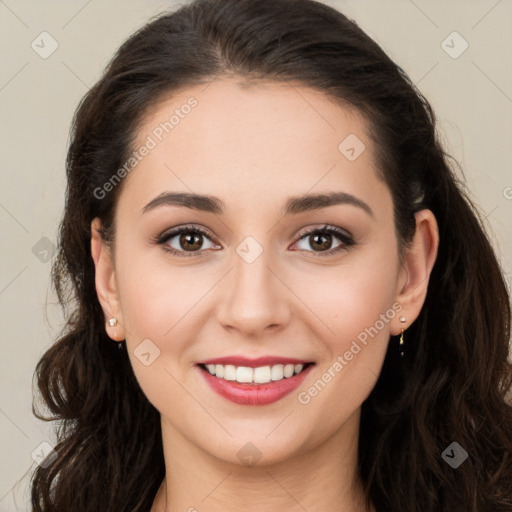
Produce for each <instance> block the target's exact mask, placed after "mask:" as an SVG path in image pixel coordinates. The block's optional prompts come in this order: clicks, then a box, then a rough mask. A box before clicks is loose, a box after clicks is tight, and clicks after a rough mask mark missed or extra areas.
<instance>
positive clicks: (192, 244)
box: [179, 231, 203, 251]
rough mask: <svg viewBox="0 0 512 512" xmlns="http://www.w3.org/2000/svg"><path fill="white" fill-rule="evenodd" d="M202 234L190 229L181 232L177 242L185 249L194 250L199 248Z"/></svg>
mask: <svg viewBox="0 0 512 512" xmlns="http://www.w3.org/2000/svg"><path fill="white" fill-rule="evenodd" d="M202 242H203V235H202V234H201V233H199V234H196V233H194V232H192V231H190V232H186V233H183V234H182V235H181V236H180V240H179V244H180V246H181V247H182V248H183V249H184V250H185V251H196V250H199V249H200V248H201V245H202Z"/></svg>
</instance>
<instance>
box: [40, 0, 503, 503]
mask: <svg viewBox="0 0 512 512" xmlns="http://www.w3.org/2000/svg"><path fill="white" fill-rule="evenodd" d="M67 172H68V190H67V202H66V209H65V213H64V218H63V221H62V225H61V231H60V252H59V258H58V261H57V262H56V264H55V267H54V269H53V278H54V283H55V286H56V289H57V292H58V294H59V299H60V300H61V302H62V303H63V304H64V305H67V304H70V306H71V307H72V308H73V309H72V311H70V314H69V316H68V325H67V331H66V332H65V333H63V336H62V338H61V339H60V340H58V342H57V343H56V344H55V345H54V346H53V347H52V348H51V349H49V350H48V352H47V353H46V354H45V355H44V356H43V358H42V359H41V361H40V362H39V365H38V367H37V377H38V386H39V389H40V391H41V394H42V398H43V399H44V402H45V404H46V405H47V407H48V408H49V410H50V412H51V416H50V418H48V419H53V420H60V422H61V423H60V426H61V431H60V437H59V441H60V442H59V444H57V446H56V447H55V450H56V452H57V458H56V459H55V461H53V462H52V463H51V464H49V465H47V467H46V468H45V467H43V466H46V464H43V465H42V466H41V467H39V468H38V469H37V471H36V472H35V475H34V478H33V485H32V502H33V507H34V510H35V511H69V510H77V511H88V510H91V511H92V510H94V511H97V510H102V511H114V510H115V511H151V512H159V511H171V510H189V511H194V510H198V511H202V510H208V511H217V510H222V511H230V510H247V511H261V510H265V511H273V510H290V511H291V510H307V511H311V512H313V511H323V510H333V509H335V510H343V511H374V512H377V511H378V512H381V511H390V510H393V511H404V512H405V511H407V512H413V511H422V512H428V511H436V512H439V511H448V510H449V511H456V510H463V511H471V512H476V511H491V510H492V511H511V510H512V481H511V475H512V458H511V456H512V440H511V436H510V432H511V427H512V409H511V404H510V396H509V395H507V393H508V392H509V391H510V388H511V385H512V369H511V366H510V363H509V362H508V361H507V356H508V350H509V335H510V333H509V327H510V305H509V304H510V302H509V297H508V294H507V289H506V286H505V284H504V280H503V276H502V274H501V271H500V267H499V264H498V262H497V259H496V256H495V254H494V253H493V250H492V248H491V245H490V243H489V241H488V238H487V236H486V235H485V233H484V231H483V229H482V227H481V223H480V221H479V219H478V217H477V215H476V214H475V212H474V209H473V207H472V205H471V202H470V200H469V199H468V198H467V197H466V196H465V193H464V191H463V186H462V185H461V184H460V183H457V180H456V178H455V177H454V174H453V172H452V170H451V169H450V168H449V166H448V163H447V156H446V155H445V153H444V151H443V149H442V147H441V146H440V144H439V141H438V139H437V138H436V134H435V117H434V113H433V111H432V109H431V107H430V105H429V104H428V102H427V101H426V100H425V98H423V97H422V96H421V94H420V93H419V92H418V91H417V90H415V88H414V86H413V85H412V84H411V82H410V80H409V79H408V77H407V76H406V75H405V74H404V72H403V71H402V70H401V69H400V68H399V67H397V65H396V64H394V63H393V62H392V61H391V60H390V59H389V58H388V57H387V56H386V54H385V53H384V52H383V51H382V49H381V48H380V47H378V46H377V44H376V43H375V42H374V41H372V40H371V39H370V38H369V37H368V36H367V35H366V34H365V33H364V32H363V31H362V30H361V29H360V28H359V27H358V26H357V25H356V24H355V23H354V22H353V21H350V20H348V19H347V18H346V17H345V16H343V15H342V14H340V13H339V12H337V11H335V10H333V9H332V8H330V7H327V6H325V5H322V4H320V3H317V2H313V1H311V0H300V1H295V0H260V1H258V2H254V1H252V0H196V1H194V2H193V3H190V4H189V5H186V6H184V7H182V8H180V9H179V10H177V11H176V12H175V13H172V14H165V15H162V16H160V17H158V18H157V19H155V20H153V21H152V22H150V23H149V24H148V25H146V26H145V27H143V28H142V29H141V30H139V31H138V32H137V33H136V34H134V35H133V36H132V37H130V38H129V40H128V41H126V42H125V43H124V44H123V45H122V46H121V48H120V49H119V51H118V52H117V54H116V55H115V57H114V59H113V60H112V62H111V63H110V65H109V66H108V68H107V70H106V72H105V74H104V76H103V77H102V78H101V80H100V81H99V82H98V83H97V84H96V85H95V86H94V87H93V88H92V89H91V90H90V91H89V92H88V93H87V95H86V96H85V98H84V100H83V101H82V103H81V104H80V106H79V108H78V111H77V113H76V116H75V119H74V125H73V130H72V140H71V145H70V148H69V153H68V160H67ZM71 301H74V302H71ZM39 417H41V415H40V416H39Z"/></svg>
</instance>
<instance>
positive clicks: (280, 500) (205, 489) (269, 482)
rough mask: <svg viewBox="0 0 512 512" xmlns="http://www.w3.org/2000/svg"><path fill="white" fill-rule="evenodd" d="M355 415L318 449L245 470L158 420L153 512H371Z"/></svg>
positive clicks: (311, 449)
mask: <svg viewBox="0 0 512 512" xmlns="http://www.w3.org/2000/svg"><path fill="white" fill-rule="evenodd" d="M358 431H359V411H357V414H354V415H353V416H352V417H351V418H349V419H348V420H347V422H346V423H345V424H344V425H343V427H342V429H340V431H338V432H336V433H335V434H334V435H333V436H331V437H330V438H328V439H326V440H325V441H324V442H323V443H322V444H321V445H319V446H314V447H312V448H310V449H305V450H303V451H301V453H300V454H296V455H295V456H293V457H291V458H289V459H287V460H285V461H281V462H276V463H272V464H267V465H263V459H262V461H260V462H258V463H257V464H255V465H254V466H243V465H240V464H234V463H230V462H225V461H222V460H219V459H218V458H215V457H213V456H211V455H210V454H209V453H206V452H205V451H204V450H201V449H200V448H199V447H197V446H196V445H194V444H191V443H190V442H189V441H188V440H187V439H186V438H184V437H183V436H181V434H179V433H178V432H177V431H176V430H174V429H173V428H172V426H171V425H169V424H167V423H166V421H165V420H164V419H163V420H162V432H163V442H164V457H165V464H166V477H165V478H164V480H163V481H162V485H161V487H160V489H159V491H158V493H157V496H156V498H155V501H154V504H153V507H152V509H151V512H171V511H175V510H183V511H189V512H199V511H200V510H206V509H207V510H208V511H209V512H232V511H233V512H234V511H239V510H245V511H247V512H263V511H265V512H277V511H279V512H281V511H282V510H297V511H301V510H308V512H324V511H325V512H327V511H329V512H330V511H331V510H332V509H333V503H336V507H335V508H336V510H338V511H339V512H374V509H373V507H371V508H370V509H367V508H366V506H365V503H364V494H363V490H362V486H361V482H360V479H359V476H358V472H357V445H358V443H357V441H358Z"/></svg>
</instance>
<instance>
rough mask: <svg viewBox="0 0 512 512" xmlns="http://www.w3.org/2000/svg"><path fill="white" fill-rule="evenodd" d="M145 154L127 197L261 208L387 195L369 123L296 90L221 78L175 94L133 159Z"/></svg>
mask: <svg viewBox="0 0 512 512" xmlns="http://www.w3.org/2000/svg"><path fill="white" fill-rule="evenodd" d="M144 147H146V148H147V149H146V150H145V151H144V156H142V157H140V155H139V159H138V160H137V162H136V165H134V166H133V167H132V170H131V171H130V172H129V173H128V175H127V176H126V178H125V180H126V183H125V187H124V188H126V190H127V193H128V194H130V195H132V196H133V195H135V196H138V197H139V196H140V197H142V196H144V198H147V199H151V198H152V197H153V196H155V195H157V194H158V193H160V192H162V190H164V189H171V190H176V189H179V190H181V191H184V192H194V193H207V194H215V195H219V196H222V197H225V198H227V199H229V198H234V197H235V196H234V195H233V194H240V195H243V196H244V197H245V199H246V200H247V201H248V202H247V204H248V205H249V204H252V205H253V206H254V204H255V203H256V202H257V201H259V202H260V204H261V201H262V200H265V201H267V202H269V201H271V200H272V198H273V197H274V196H275V197H281V196H282V195H283V194H284V195H286V196H289V195H297V194H304V193H306V192H308V191H310V190H312V189H317V190H315V191H316V192H322V191H324V190H327V189H332V188H336V189H339V188H340V186H341V185H343V187H342V188H343V189H344V190H345V191H346V192H349V193H350V192H355V191H356V190H358V191H359V193H361V192H363V193H364V192H365V191H366V192H371V191H372V189H375V188H376V187H382V183H381V182H380V180H379V179H378V177H377V176H378V175H377V172H376V171H375V162H374V151H373V147H372V143H371V140H370V138H369V131H368V126H367V124H366V122H365V120H364V118H363V117H362V115H361V114H360V113H359V112H358V111H357V110H356V109H354V108H352V107H349V106H344V105H341V104H340V103H339V102H336V101H335V100H333V99H331V98H329V97H328V96H327V95H325V94H323V93H321V92H319V91H317V90H314V89H311V88H308V87H306V86H303V85H300V84H296V83H295V84H294V83H291V82H286V83H277V82H262V81H258V82H247V81H243V80H239V79H235V78H222V79H220V78H218V79H216V80H214V81H213V82H211V83H207V84H198V85H194V86H191V87H187V88H184V89H182V90H180V91H178V92H174V93H173V94H172V95H170V96H169V97H167V98H166V99H163V100H162V101H160V102H159V103H158V104H157V105H156V106H154V107H153V108H152V109H151V110H150V111H148V112H147V113H146V115H145V116H144V118H143V120H142V122H141V124H140V127H139V129H138V132H137V141H136V143H135V145H134V150H135V151H137V150H138V149H142V148H144ZM139 153H142V151H140V152H139ZM123 194H124V193H123ZM150 196H151V197H150Z"/></svg>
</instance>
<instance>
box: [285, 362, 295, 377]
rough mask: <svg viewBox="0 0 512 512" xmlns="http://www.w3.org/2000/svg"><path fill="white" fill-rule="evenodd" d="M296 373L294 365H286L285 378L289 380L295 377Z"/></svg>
mask: <svg viewBox="0 0 512 512" xmlns="http://www.w3.org/2000/svg"><path fill="white" fill-rule="evenodd" d="M294 371H295V366H294V365H293V364H286V365H285V366H284V371H283V372H284V376H285V377H286V378H289V377H291V376H292V375H293V372H294Z"/></svg>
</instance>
